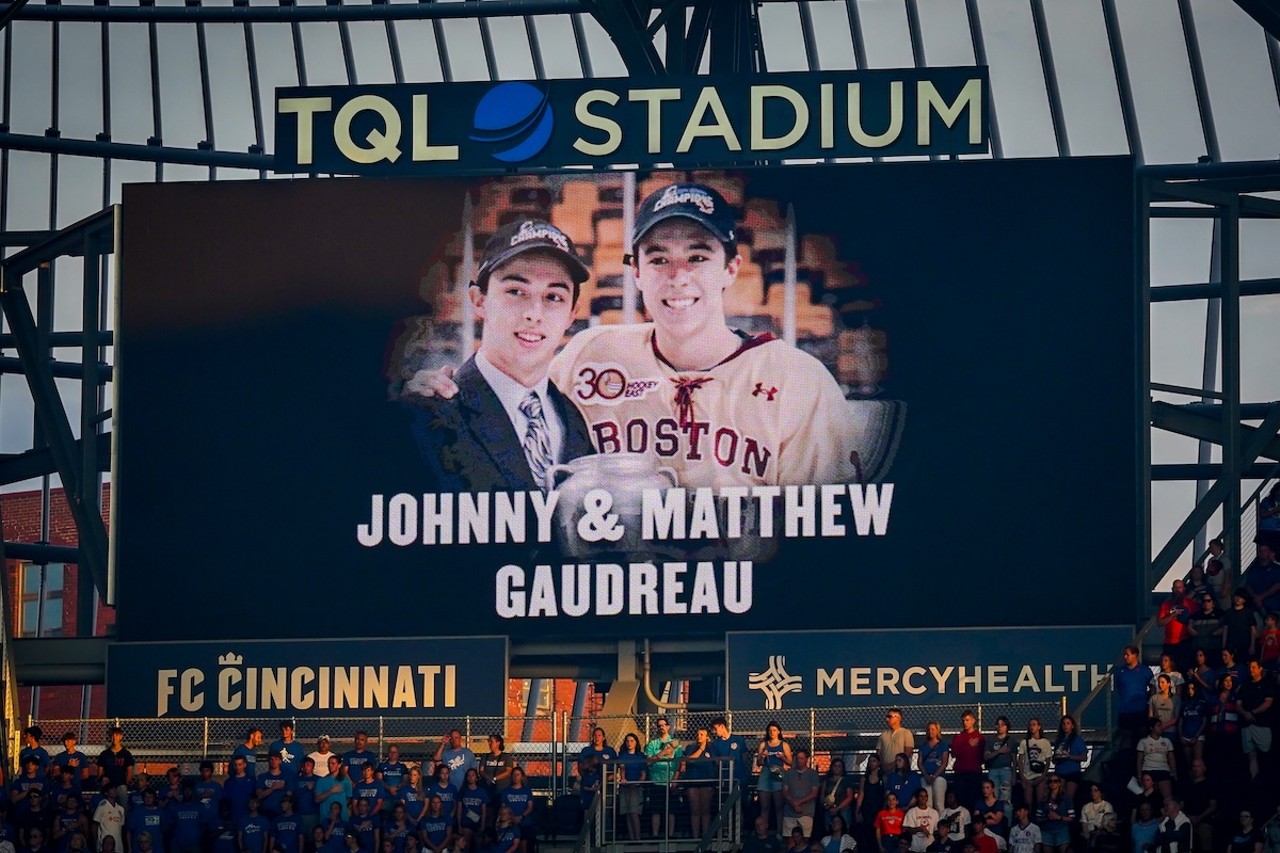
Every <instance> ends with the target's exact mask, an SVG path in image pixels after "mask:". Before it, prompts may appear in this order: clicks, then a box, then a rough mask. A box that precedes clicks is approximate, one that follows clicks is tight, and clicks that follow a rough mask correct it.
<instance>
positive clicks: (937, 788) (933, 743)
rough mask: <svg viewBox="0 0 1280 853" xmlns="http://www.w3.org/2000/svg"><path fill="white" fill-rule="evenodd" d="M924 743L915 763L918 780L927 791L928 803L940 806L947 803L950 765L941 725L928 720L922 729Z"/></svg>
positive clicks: (949, 753)
mask: <svg viewBox="0 0 1280 853" xmlns="http://www.w3.org/2000/svg"><path fill="white" fill-rule="evenodd" d="M924 731H925V738H924V743H922V744H920V750H919V753H920V754H919V756H918V757H917V761H918V763H919V767H920V778H921V780H922V781H923V783H924V786H925V787H926V788H928V789H929V802H931V803H934V804H935V805H941V804H942V803H945V802H946V801H947V777H946V776H945V775H944V774H946V772H947V767H948V766H949V765H950V764H951V747H950V746H949V745H948V744H947V742H946V741H944V740H943V739H942V725H941V724H940V723H939V722H938V721H937V720H930V721H929V722H928V723H926V724H925V727H924Z"/></svg>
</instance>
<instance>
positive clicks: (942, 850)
mask: <svg viewBox="0 0 1280 853" xmlns="http://www.w3.org/2000/svg"><path fill="white" fill-rule="evenodd" d="M933 838H934V840H933V843H932V844H930V845H929V846H928V847H927V848H925V853H960V848H961V846H962V845H963V844H964V836H963V835H954V834H952V832H951V827H950V825H948V824H946V823H940V824H938V830H937V832H935V833H934V836H933Z"/></svg>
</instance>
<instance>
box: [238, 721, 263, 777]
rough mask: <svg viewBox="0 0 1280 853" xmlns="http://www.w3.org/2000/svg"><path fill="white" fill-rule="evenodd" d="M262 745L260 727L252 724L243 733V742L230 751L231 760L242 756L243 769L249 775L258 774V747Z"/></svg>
mask: <svg viewBox="0 0 1280 853" xmlns="http://www.w3.org/2000/svg"><path fill="white" fill-rule="evenodd" d="M260 746H262V729H260V728H258V727H257V726H254V727H253V728H251V729H249V731H248V732H246V733H245V736H244V743H242V744H240V745H239V746H237V747H236V748H235V749H234V750H232V752H231V761H232V762H234V761H235V760H236V759H237V758H244V761H245V770H246V772H247V773H248V774H249V775H250V776H254V777H256V776H257V775H258V747H260Z"/></svg>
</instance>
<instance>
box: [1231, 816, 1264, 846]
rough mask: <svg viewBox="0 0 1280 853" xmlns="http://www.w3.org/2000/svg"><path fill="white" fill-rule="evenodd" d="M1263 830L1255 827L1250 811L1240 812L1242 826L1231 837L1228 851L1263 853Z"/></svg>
mask: <svg viewBox="0 0 1280 853" xmlns="http://www.w3.org/2000/svg"><path fill="white" fill-rule="evenodd" d="M1262 848H1263V836H1262V830H1260V829H1258V827H1256V826H1254V825H1253V813H1252V812H1251V811H1249V810H1248V809H1244V810H1242V811H1241V812H1240V826H1239V828H1238V829H1237V830H1236V831H1235V834H1234V835H1232V837H1231V843H1230V845H1228V847H1227V850H1228V851H1230V853H1262Z"/></svg>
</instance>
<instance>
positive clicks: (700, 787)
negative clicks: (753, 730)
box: [679, 729, 717, 838]
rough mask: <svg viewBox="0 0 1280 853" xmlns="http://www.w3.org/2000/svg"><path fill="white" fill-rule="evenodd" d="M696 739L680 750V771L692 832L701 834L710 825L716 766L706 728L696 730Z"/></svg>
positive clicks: (697, 836)
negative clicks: (712, 759)
mask: <svg viewBox="0 0 1280 853" xmlns="http://www.w3.org/2000/svg"><path fill="white" fill-rule="evenodd" d="M694 737H695V739H694V742H693V743H691V744H689V745H687V746H686V747H685V748H684V749H683V750H682V751H681V753H680V755H681V762H680V770H679V775H680V777H681V778H682V779H684V780H685V782H686V783H687V784H686V787H685V792H686V794H687V795H688V797H689V823H690V832H691V834H692V835H693V837H694V838H701V837H702V833H704V832H705V831H706V829H707V827H708V826H710V825H711V793H712V790H713V789H714V786H715V779H716V774H717V769H716V767H715V765H714V764H713V763H712V761H711V735H710V733H709V732H708V731H707V730H706V729H698V730H697V731H696V732H695V733H694Z"/></svg>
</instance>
